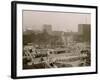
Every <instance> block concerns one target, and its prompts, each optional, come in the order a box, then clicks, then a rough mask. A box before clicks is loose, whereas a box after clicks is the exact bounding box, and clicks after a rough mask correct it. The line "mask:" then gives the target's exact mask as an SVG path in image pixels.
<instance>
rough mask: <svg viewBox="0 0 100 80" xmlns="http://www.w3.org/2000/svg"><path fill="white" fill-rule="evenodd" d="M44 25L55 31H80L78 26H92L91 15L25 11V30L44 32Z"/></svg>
mask: <svg viewBox="0 0 100 80" xmlns="http://www.w3.org/2000/svg"><path fill="white" fill-rule="evenodd" d="M44 24H50V25H52V30H53V31H65V32H67V31H73V32H77V31H78V24H91V14H86V13H85V14H84V13H71V12H70V13H67V12H66V13H64V12H45V11H44V12H43V11H31V10H30V11H27V10H24V11H23V30H26V29H33V30H42V29H43V25H44Z"/></svg>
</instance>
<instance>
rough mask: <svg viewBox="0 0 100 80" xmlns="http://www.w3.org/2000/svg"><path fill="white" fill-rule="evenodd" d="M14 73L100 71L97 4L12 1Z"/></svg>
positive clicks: (41, 74)
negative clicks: (99, 63)
mask: <svg viewBox="0 0 100 80" xmlns="http://www.w3.org/2000/svg"><path fill="white" fill-rule="evenodd" d="M11 11H12V18H11V19H12V33H11V34H12V55H11V63H12V64H11V77H12V78H13V79H18V78H36V77H52V76H70V75H84V74H97V71H98V70H97V6H88V5H69V4H54V3H38V2H23V1H22V2H20V1H13V2H12V7H11Z"/></svg>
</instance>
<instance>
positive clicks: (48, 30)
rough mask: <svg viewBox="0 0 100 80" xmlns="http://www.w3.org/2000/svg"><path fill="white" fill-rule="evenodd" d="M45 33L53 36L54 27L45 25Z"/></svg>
mask: <svg viewBox="0 0 100 80" xmlns="http://www.w3.org/2000/svg"><path fill="white" fill-rule="evenodd" d="M43 31H45V32H47V33H48V34H52V25H50V24H44V25H43Z"/></svg>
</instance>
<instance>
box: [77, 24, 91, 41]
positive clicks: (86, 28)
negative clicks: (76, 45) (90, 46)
mask: <svg viewBox="0 0 100 80" xmlns="http://www.w3.org/2000/svg"><path fill="white" fill-rule="evenodd" d="M78 33H79V35H81V36H82V38H81V39H82V40H83V41H89V42H90V39H91V25H90V24H79V25H78Z"/></svg>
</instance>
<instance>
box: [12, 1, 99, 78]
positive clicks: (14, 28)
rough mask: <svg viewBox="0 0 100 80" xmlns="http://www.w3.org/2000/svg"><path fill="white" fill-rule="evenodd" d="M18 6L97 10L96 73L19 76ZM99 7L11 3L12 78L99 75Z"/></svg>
mask: <svg viewBox="0 0 100 80" xmlns="http://www.w3.org/2000/svg"><path fill="white" fill-rule="evenodd" d="M17 4H28V5H29V4H31V5H32V4H33V5H45V6H46V5H48V6H59V7H61V6H62V7H78V8H92V9H95V10H96V25H95V26H96V31H95V32H96V35H95V38H96V44H95V47H96V52H95V53H96V67H95V68H96V71H94V72H83V73H64V74H50V75H37V76H34V75H33V76H20V77H18V76H17ZM97 30H98V7H97V6H88V5H72V4H57V3H41V2H24V1H12V2H11V78H13V79H20V78H39V77H54V76H68V75H83V74H84V75H85V74H97V73H98V61H97V60H98V54H97V51H98V45H97V44H98V40H97V39H98V38H97V35H98V31H97Z"/></svg>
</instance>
